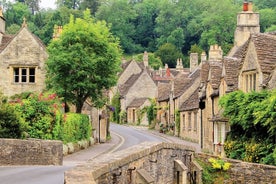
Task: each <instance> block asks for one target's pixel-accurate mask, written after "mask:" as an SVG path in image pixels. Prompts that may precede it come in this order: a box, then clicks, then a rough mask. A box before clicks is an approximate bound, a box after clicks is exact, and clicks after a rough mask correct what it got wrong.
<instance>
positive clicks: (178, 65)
mask: <svg viewBox="0 0 276 184" xmlns="http://www.w3.org/2000/svg"><path fill="white" fill-rule="evenodd" d="M176 69H178V70H181V69H183V64H182V59H181V58H178V59H177V64H176Z"/></svg>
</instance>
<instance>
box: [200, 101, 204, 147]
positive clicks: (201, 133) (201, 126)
mask: <svg viewBox="0 0 276 184" xmlns="http://www.w3.org/2000/svg"><path fill="white" fill-rule="evenodd" d="M199 108H200V148H201V149H202V148H203V117H202V115H203V113H202V111H203V109H205V102H204V101H203V100H202V99H200V101H199Z"/></svg>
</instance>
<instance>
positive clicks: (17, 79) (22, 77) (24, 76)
mask: <svg viewBox="0 0 276 184" xmlns="http://www.w3.org/2000/svg"><path fill="white" fill-rule="evenodd" d="M13 82H14V83H35V67H14V68H13Z"/></svg>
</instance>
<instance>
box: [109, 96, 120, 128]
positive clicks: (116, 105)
mask: <svg viewBox="0 0 276 184" xmlns="http://www.w3.org/2000/svg"><path fill="white" fill-rule="evenodd" d="M111 105H112V106H113V107H114V108H115V110H114V112H113V113H112V116H111V118H112V121H114V122H116V123H118V124H119V123H120V112H121V103H120V94H119V93H116V94H115V95H114V96H113V98H112V100H111Z"/></svg>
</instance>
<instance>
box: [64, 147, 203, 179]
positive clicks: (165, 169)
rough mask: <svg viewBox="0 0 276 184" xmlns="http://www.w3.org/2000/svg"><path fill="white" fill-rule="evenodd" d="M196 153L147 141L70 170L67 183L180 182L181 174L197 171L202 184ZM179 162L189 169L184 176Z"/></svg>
mask: <svg viewBox="0 0 276 184" xmlns="http://www.w3.org/2000/svg"><path fill="white" fill-rule="evenodd" d="M193 154H194V150H193V149H191V148H190V147H186V146H184V145H178V144H169V143H152V142H151V143H150V142H144V143H142V144H140V145H137V146H133V147H131V148H128V149H126V150H122V151H119V152H116V153H112V154H107V155H104V156H102V157H101V158H99V159H94V160H91V161H89V162H88V163H86V164H85V165H79V166H77V167H76V168H74V169H72V170H69V171H66V172H65V183H66V184H77V183H82V184H86V183H87V184H92V183H100V184H110V183H116V184H126V183H127V184H134V183H156V184H157V183H176V179H177V178H176V177H177V175H178V176H180V177H182V176H184V177H183V178H185V176H189V175H188V174H187V173H195V172H194V171H196V173H197V174H196V176H197V178H196V179H197V183H201V173H199V172H201V168H198V167H197V165H196V164H194V163H193V162H192V158H193ZM176 162H177V163H179V162H180V163H183V164H182V165H184V166H185V167H187V168H186V170H185V169H183V173H180V174H179V172H177V171H176V167H175V165H176ZM192 168H193V170H192ZM183 178H182V179H183ZM189 179H190V177H187V183H190V182H189Z"/></svg>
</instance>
